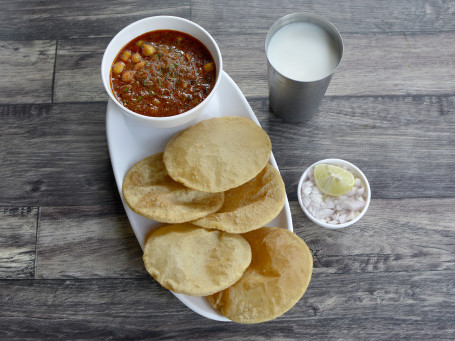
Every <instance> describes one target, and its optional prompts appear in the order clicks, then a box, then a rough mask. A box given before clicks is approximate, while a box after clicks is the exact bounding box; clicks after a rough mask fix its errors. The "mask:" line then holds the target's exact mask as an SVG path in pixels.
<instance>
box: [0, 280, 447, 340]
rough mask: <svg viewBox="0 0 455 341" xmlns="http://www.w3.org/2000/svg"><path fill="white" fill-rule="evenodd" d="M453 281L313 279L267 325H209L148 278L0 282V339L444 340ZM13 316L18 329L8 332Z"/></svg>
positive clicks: (211, 322) (216, 323) (209, 323)
mask: <svg viewBox="0 0 455 341" xmlns="http://www.w3.org/2000/svg"><path fill="white" fill-rule="evenodd" d="M454 276H455V272H452V271H441V272H434V271H428V272H423V271H422V272H418V273H415V272H409V273H406V272H405V273H401V274H400V275H399V276H397V274H396V273H386V272H384V273H379V274H375V276H374V277H372V276H371V275H370V274H368V273H363V274H357V275H356V280H355V281H353V278H352V276H351V275H344V274H330V275H326V274H314V276H313V278H312V282H311V284H310V287H309V288H308V291H307V293H306V294H305V296H304V297H303V299H302V300H300V302H299V303H297V304H296V305H295V306H294V307H293V308H292V309H291V310H290V311H289V312H288V313H286V314H285V315H283V316H281V317H279V318H277V319H275V320H274V321H271V322H269V323H267V324H265V325H261V324H256V325H238V324H235V323H226V322H215V321H209V320H207V319H204V318H203V317H201V316H198V315H197V314H194V313H193V312H191V311H190V310H189V309H188V308H186V307H184V306H183V305H182V304H181V303H179V302H178V300H177V299H176V298H175V297H173V295H171V294H170V293H169V292H168V291H166V290H164V289H163V288H161V287H159V285H157V284H156V283H155V282H154V281H153V280H149V279H123V280H122V279H111V280H109V281H106V280H102V279H98V280H97V279H92V280H90V279H88V280H84V281H80V280H34V281H25V280H23V281H14V280H13V281H0V289H1V290H0V297H2V298H5V296H4V295H5V294H4V293H5V292H9V293H10V297H9V298H8V301H6V300H5V299H2V300H1V301H0V302H1V305H4V306H1V305H0V308H2V311H3V313H2V319H0V326H2V328H0V336H2V335H3V336H4V337H8V336H11V335H14V336H18V337H21V336H23V337H24V338H25V337H29V336H30V335H33V336H34V337H35V338H38V339H43V338H53V339H62V338H70V339H73V338H77V339H82V338H85V339H104V338H115V339H121V338H132V339H143V338H151V339H161V340H163V339H164V340H168V339H176V338H179V339H191V340H200V339H204V338H214V337H217V338H219V337H221V335H222V338H223V339H239V340H251V339H255V340H270V339H282V338H283V339H301V338H302V337H305V338H311V339H315V340H324V339H328V338H330V339H332V338H336V339H346V338H349V339H354V338H355V339H370V338H374V339H397V338H400V339H406V340H412V339H415V338H419V339H420V338H422V339H428V338H434V339H439V340H440V339H446V340H448V339H450V338H451V337H452V336H453V332H455V330H454V329H455V328H454V325H453V324H442V323H441V321H444V320H446V319H447V321H450V320H453V318H455V301H454V300H453V298H452V299H449V300H447V298H448V297H450V296H453V294H454V293H455V286H454V282H453V280H451V281H450V280H449V278H453V277H454ZM444 277H445V278H447V279H446V280H441V279H442V278H444ZM435 281H437V282H438V283H439V285H437V286H434V284H433V283H434V282H435ZM429 287H431V288H432V290H431V292H428V288H429ZM6 302H7V303H6ZM5 303H6V304H5ZM436 306H437V307H440V308H439V309H434V308H435V307H436ZM6 307H7V308H8V309H5V308H6ZM18 318H19V319H21V321H22V325H21V328H18V327H17V326H16V327H15V328H14V329H13V328H11V324H12V325H13V326H15V323H14V321H15V320H16V319H18Z"/></svg>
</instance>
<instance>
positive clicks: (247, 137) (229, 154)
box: [163, 116, 272, 193]
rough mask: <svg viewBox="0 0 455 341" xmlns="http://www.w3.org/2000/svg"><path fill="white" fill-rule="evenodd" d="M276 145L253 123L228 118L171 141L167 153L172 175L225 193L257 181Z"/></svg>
mask: <svg viewBox="0 0 455 341" xmlns="http://www.w3.org/2000/svg"><path fill="white" fill-rule="evenodd" d="M271 149H272V145H271V142H270V138H269V136H268V135H267V133H266V132H265V131H264V130H263V129H262V128H261V127H259V126H258V125H257V124H256V123H255V122H253V121H252V120H250V119H248V118H245V117H239V116H225V117H219V118H212V119H208V120H204V121H201V122H199V123H197V124H195V125H194V126H191V127H190V128H187V129H186V130H184V131H182V132H181V133H180V134H179V135H178V136H176V137H175V138H173V139H171V141H169V142H168V144H167V145H166V148H165V150H164V157H163V160H164V164H165V166H166V169H167V171H168V173H169V175H170V176H171V177H172V178H173V179H174V180H175V181H177V182H180V183H182V184H184V185H185V186H187V187H189V188H192V189H195V190H199V191H204V192H212V193H215V192H223V191H227V190H229V189H231V188H234V187H238V186H240V185H242V184H244V183H245V182H247V181H249V180H251V179H252V178H254V177H255V176H256V175H257V174H259V172H260V171H261V170H262V169H263V168H264V167H265V165H266V164H267V162H268V160H269V158H270V152H271Z"/></svg>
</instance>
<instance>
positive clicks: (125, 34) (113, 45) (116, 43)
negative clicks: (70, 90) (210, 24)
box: [101, 16, 223, 128]
mask: <svg viewBox="0 0 455 341" xmlns="http://www.w3.org/2000/svg"><path fill="white" fill-rule="evenodd" d="M156 30H173V31H179V32H183V33H187V34H189V35H191V36H193V37H194V38H196V39H198V40H199V41H200V42H201V43H202V44H204V45H205V47H207V49H208V50H209V51H210V53H211V54H212V57H213V59H214V61H215V65H216V82H215V85H214V87H213V89H212V91H211V92H210V94H209V95H208V96H207V98H205V99H204V100H203V101H202V102H201V103H199V104H198V105H197V106H195V107H194V108H193V109H191V110H188V111H186V112H184V113H182V114H179V115H175V116H169V117H148V116H144V115H140V114H138V113H135V112H134V111H131V110H129V109H127V108H125V107H124V106H123V105H122V104H121V103H120V102H119V101H117V99H116V98H115V96H114V94H113V93H112V89H111V84H110V78H109V74H110V70H111V67H112V63H113V61H114V59H115V57H116V56H117V54H118V53H119V52H120V50H121V49H122V48H123V47H124V46H125V45H126V44H128V43H129V42H130V41H131V40H133V39H134V38H136V37H138V36H140V35H142V34H144V33H147V32H150V31H156ZM222 70H223V61H222V58H221V52H220V49H219V48H218V45H217V43H216V42H215V40H214V39H213V38H212V36H211V35H210V34H209V33H208V32H207V31H206V30H204V29H203V28H202V27H201V26H199V25H197V24H195V23H194V22H192V21H189V20H186V19H183V18H179V17H172V16H156V17H149V18H145V19H142V20H139V21H136V22H134V23H132V24H130V25H128V26H127V27H125V28H124V29H123V30H121V31H120V32H119V33H117V35H116V36H115V37H114V38H113V39H112V40H111V42H110V43H109V45H108V46H107V48H106V50H105V52H104V55H103V60H102V62H101V78H102V79H103V84H104V88H105V89H106V92H107V94H108V95H109V97H110V99H111V100H112V101H113V102H114V103H115V104H116V105H117V106H118V107H119V108H120V109H121V110H122V112H123V113H125V115H127V116H129V117H131V118H133V119H135V120H138V121H139V122H140V123H141V124H142V125H145V126H149V127H153V128H172V127H176V126H179V125H183V124H185V123H187V122H190V121H192V120H194V119H195V118H196V117H197V116H198V115H199V114H200V113H201V112H202V111H203V109H204V107H205V106H206V104H207V103H208V102H209V101H210V99H211V98H212V97H213V95H214V93H215V91H216V89H217V88H218V85H219V84H220V80H221V72H222Z"/></svg>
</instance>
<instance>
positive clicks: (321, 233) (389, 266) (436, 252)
mask: <svg viewBox="0 0 455 341" xmlns="http://www.w3.org/2000/svg"><path fill="white" fill-rule="evenodd" d="M454 205H455V199H453V198H450V199H439V198H438V199H426V198H425V199H396V200H390V199H388V200H375V199H373V200H372V201H371V204H370V207H369V208H368V212H367V213H366V215H365V216H364V217H363V218H362V219H361V220H360V221H358V222H357V223H356V224H354V225H352V226H350V227H349V228H346V229H342V230H329V229H324V228H321V227H319V226H318V225H316V224H315V223H313V222H312V221H311V220H309V219H308V218H307V217H306V216H305V214H304V212H303V210H302V209H301V208H300V205H299V204H298V203H297V202H294V201H293V202H291V209H292V216H293V221H294V231H295V233H296V234H297V235H299V236H300V237H301V238H302V239H303V240H305V241H306V243H307V244H308V246H309V247H310V249H311V250H312V252H313V257H314V273H379V272H400V271H437V270H455V242H454V240H455V230H454V229H453V224H454V223H453V222H454V221H455V212H454V211H453V209H451V207H454Z"/></svg>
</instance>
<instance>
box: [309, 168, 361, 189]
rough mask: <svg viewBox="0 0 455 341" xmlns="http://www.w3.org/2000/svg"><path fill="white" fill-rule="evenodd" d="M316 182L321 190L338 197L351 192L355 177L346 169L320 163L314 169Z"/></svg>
mask: <svg viewBox="0 0 455 341" xmlns="http://www.w3.org/2000/svg"><path fill="white" fill-rule="evenodd" d="M313 176H314V182H315V183H316V186H318V188H319V190H320V191H321V192H322V193H324V194H326V195H331V196H334V197H337V196H339V195H343V194H345V193H347V192H349V191H350V190H351V188H352V187H353V186H354V181H355V179H354V175H352V173H350V172H349V171H347V170H346V169H344V168H341V167H338V166H334V165H328V164H325V163H320V164H317V165H316V166H314V169H313Z"/></svg>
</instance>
